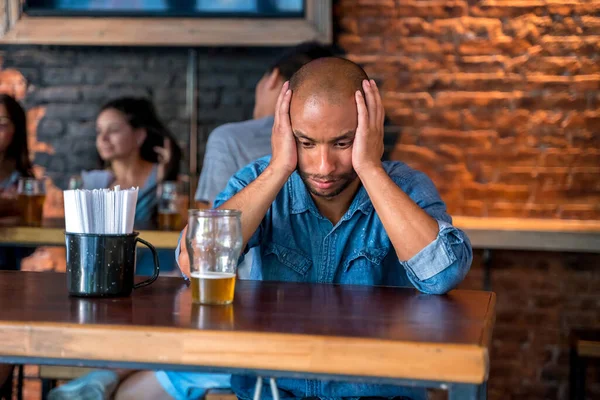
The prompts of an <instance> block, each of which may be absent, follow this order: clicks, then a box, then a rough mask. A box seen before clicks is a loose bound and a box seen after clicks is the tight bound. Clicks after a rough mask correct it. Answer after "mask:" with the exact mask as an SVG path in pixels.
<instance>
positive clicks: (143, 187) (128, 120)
mask: <svg viewBox="0 0 600 400" xmlns="http://www.w3.org/2000/svg"><path fill="white" fill-rule="evenodd" d="M96 132H97V136H96V148H97V149H98V154H99V155H100V158H101V159H102V161H103V162H104V164H105V166H106V169H104V170H94V171H89V172H83V173H82V174H81V178H82V181H83V187H84V189H102V188H113V187H115V186H117V185H119V186H120V187H122V188H129V187H132V186H137V187H139V188H140V190H139V193H138V202H137V206H136V211H135V221H136V222H148V221H153V220H154V218H155V217H156V203H157V198H156V186H157V184H158V183H159V182H162V181H170V180H177V175H178V174H179V161H180V159H181V149H180V148H179V146H177V144H176V142H175V139H174V138H173V135H172V134H171V132H170V131H169V130H168V129H167V127H166V126H165V125H164V124H163V123H162V122H161V120H160V119H159V118H158V115H157V113H156V110H155V109H154V106H153V105H152V103H151V102H150V101H148V100H146V99H141V98H132V97H122V98H119V99H116V100H112V101H110V102H109V103H107V104H105V105H104V106H103V107H102V108H101V110H100V114H98V118H97V119H96Z"/></svg>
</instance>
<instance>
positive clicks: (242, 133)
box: [208, 117, 273, 143]
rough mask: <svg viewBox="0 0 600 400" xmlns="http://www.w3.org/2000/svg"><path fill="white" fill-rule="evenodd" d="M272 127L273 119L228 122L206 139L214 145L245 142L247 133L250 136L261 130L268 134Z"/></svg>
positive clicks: (214, 130)
mask: <svg viewBox="0 0 600 400" xmlns="http://www.w3.org/2000/svg"><path fill="white" fill-rule="evenodd" d="M272 127H273V117H266V118H260V119H249V120H247V121H240V122H230V123H227V124H224V125H220V126H218V127H216V128H215V129H213V131H212V132H211V133H210V135H209V137H208V141H209V142H215V143H218V142H222V143H227V142H239V141H241V140H247V139H248V134H249V133H251V134H252V133H256V132H260V131H263V130H268V132H270V131H271V128H272Z"/></svg>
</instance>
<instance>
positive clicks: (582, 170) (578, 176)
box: [568, 167, 600, 193]
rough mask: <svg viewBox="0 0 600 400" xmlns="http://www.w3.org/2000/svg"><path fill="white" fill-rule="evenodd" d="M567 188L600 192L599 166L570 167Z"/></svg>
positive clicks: (577, 190)
mask: <svg viewBox="0 0 600 400" xmlns="http://www.w3.org/2000/svg"><path fill="white" fill-rule="evenodd" d="M568 189H569V190H574V191H576V192H578V193H598V192H600V167H575V168H572V169H571V176H570V182H569V185H568Z"/></svg>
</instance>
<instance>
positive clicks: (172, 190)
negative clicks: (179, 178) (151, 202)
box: [157, 181, 183, 231]
mask: <svg viewBox="0 0 600 400" xmlns="http://www.w3.org/2000/svg"><path fill="white" fill-rule="evenodd" d="M182 187H183V185H182V184H181V183H179V182H174V181H166V182H162V183H159V184H158V188H157V197H158V229H161V230H166V231H174V230H181V229H183V218H182V216H181V213H182V211H183V208H182V203H183V195H182V193H183V191H182Z"/></svg>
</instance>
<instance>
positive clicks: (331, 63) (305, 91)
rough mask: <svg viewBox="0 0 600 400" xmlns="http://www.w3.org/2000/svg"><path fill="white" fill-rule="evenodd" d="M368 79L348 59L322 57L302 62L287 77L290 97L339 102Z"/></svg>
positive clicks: (358, 67) (360, 87)
mask: <svg viewBox="0 0 600 400" xmlns="http://www.w3.org/2000/svg"><path fill="white" fill-rule="evenodd" d="M365 79H369V78H368V76H367V74H366V73H365V71H364V70H363V69H362V68H361V67H360V66H358V65H357V64H355V63H353V62H352V61H349V60H346V59H343V58H337V57H325V58H319V59H317V60H314V61H311V62H309V63H308V64H306V65H304V66H303V67H302V68H300V70H298V72H296V73H295V74H294V75H293V76H292V78H291V79H290V89H291V90H292V92H293V96H292V99H293V100H301V101H305V100H309V99H310V100H314V101H319V100H325V101H327V102H330V103H333V104H340V103H342V102H344V101H345V100H347V99H348V98H352V99H353V98H354V93H356V91H357V90H360V91H361V92H362V93H363V95H364V92H363V88H362V82H363V80H365Z"/></svg>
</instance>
